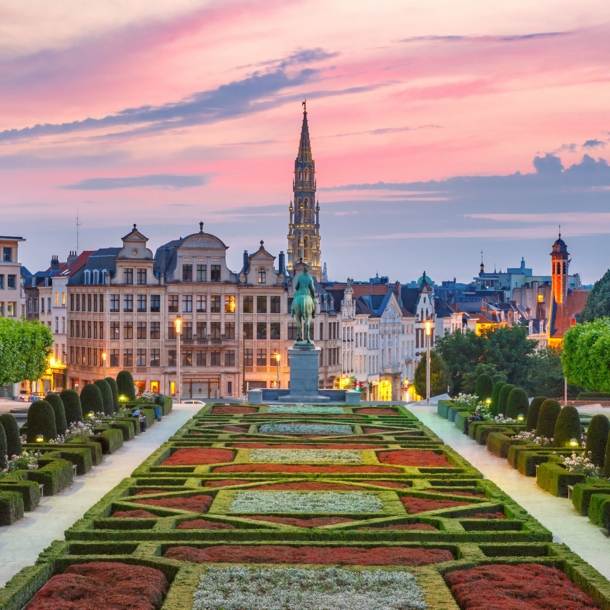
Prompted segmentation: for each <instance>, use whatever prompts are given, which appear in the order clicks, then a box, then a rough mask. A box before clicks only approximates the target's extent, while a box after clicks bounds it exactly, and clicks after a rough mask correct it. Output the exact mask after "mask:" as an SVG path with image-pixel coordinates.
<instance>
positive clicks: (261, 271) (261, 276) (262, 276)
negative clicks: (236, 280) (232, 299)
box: [258, 269, 267, 284]
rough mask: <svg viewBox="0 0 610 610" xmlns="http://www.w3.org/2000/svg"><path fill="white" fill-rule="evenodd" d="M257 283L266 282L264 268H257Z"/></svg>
mask: <svg viewBox="0 0 610 610" xmlns="http://www.w3.org/2000/svg"><path fill="white" fill-rule="evenodd" d="M258 283H259V284H266V283H267V271H266V269H259V270H258Z"/></svg>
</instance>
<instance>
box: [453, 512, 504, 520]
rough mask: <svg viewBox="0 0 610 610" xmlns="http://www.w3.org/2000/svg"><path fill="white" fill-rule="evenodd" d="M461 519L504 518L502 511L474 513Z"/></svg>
mask: <svg viewBox="0 0 610 610" xmlns="http://www.w3.org/2000/svg"><path fill="white" fill-rule="evenodd" d="M462 518H463V519H506V515H505V514H504V513H477V514H476V515H468V517H462Z"/></svg>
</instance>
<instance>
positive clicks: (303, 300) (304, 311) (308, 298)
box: [290, 267, 316, 345]
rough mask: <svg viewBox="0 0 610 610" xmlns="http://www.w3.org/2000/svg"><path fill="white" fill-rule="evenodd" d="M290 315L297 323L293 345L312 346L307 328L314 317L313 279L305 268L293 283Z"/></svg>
mask: <svg viewBox="0 0 610 610" xmlns="http://www.w3.org/2000/svg"><path fill="white" fill-rule="evenodd" d="M290 315H291V316H293V317H294V318H295V319H296V323H297V339H296V342H295V343H307V344H310V345H313V341H312V340H311V337H310V336H309V327H310V322H311V320H312V319H313V318H315V317H316V291H315V286H314V283H313V278H312V277H311V275H309V273H308V269H307V267H305V268H304V269H303V273H301V275H299V277H297V279H296V281H295V283H294V300H293V301H292V307H291V309H290ZM303 323H304V324H305V328H304V329H303V328H302V326H303ZM303 330H304V332H303ZM303 337H304V338H303Z"/></svg>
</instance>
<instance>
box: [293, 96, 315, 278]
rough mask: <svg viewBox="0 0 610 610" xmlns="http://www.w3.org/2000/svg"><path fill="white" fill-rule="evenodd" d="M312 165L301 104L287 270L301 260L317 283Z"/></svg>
mask: <svg viewBox="0 0 610 610" xmlns="http://www.w3.org/2000/svg"><path fill="white" fill-rule="evenodd" d="M315 168H316V164H315V161H314V160H313V156H312V154H311V141H310V139H309V124H308V122H307V104H306V102H305V101H304V102H303V123H302V125H301V138H300V140H299V150H298V153H297V158H296V159H295V162H294V181H293V193H294V194H293V200H292V201H291V202H290V206H289V211H290V222H289V224H288V249H287V254H288V265H287V266H288V270H289V271H293V269H294V265H296V263H298V262H300V261H301V260H302V261H303V262H304V263H305V264H307V265H308V266H309V271H310V273H311V275H313V276H315V277H316V279H317V280H318V281H320V279H321V275H322V269H321V266H320V256H321V253H320V206H319V204H318V202H317V201H316V179H315V171H316V170H315Z"/></svg>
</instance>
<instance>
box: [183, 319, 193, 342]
mask: <svg viewBox="0 0 610 610" xmlns="http://www.w3.org/2000/svg"><path fill="white" fill-rule="evenodd" d="M182 336H183V337H184V338H185V339H192V338H193V323H192V322H185V323H184V325H183V326H182Z"/></svg>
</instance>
